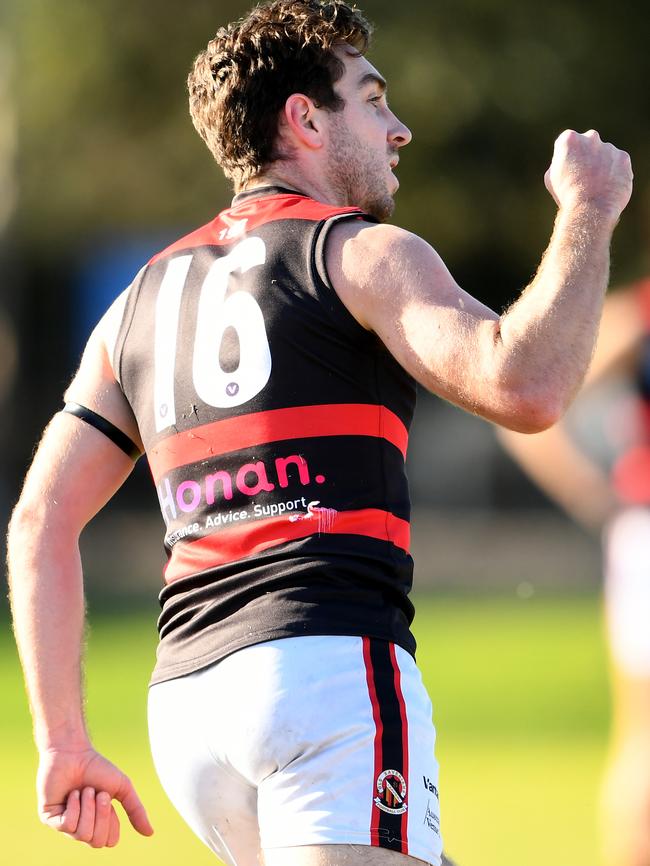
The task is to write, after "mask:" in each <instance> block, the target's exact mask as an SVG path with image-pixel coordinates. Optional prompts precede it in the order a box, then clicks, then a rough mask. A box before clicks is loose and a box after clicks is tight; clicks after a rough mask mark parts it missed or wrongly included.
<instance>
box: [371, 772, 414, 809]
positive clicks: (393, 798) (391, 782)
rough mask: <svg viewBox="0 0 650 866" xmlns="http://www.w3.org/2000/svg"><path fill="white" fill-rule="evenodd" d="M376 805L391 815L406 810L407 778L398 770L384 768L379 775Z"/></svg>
mask: <svg viewBox="0 0 650 866" xmlns="http://www.w3.org/2000/svg"><path fill="white" fill-rule="evenodd" d="M377 794H378V796H377V797H375V806H377V808H378V809H381V810H382V812H388V813H389V815H403V814H404V812H406V809H407V805H406V780H405V779H404V776H402V774H401V773H399V772H398V771H397V770H384V772H383V773H381V774H380V775H379V776H378V777H377Z"/></svg>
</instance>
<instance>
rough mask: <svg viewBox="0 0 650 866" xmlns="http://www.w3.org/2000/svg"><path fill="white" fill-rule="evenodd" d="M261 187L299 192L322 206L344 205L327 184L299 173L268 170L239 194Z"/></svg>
mask: <svg viewBox="0 0 650 866" xmlns="http://www.w3.org/2000/svg"><path fill="white" fill-rule="evenodd" d="M262 186H278V187H282V188H283V189H289V190H295V192H300V193H302V194H303V195H307V196H309V197H310V198H313V199H314V200H315V201H319V202H322V203H323V204H331V205H342V206H345V205H346V202H340V201H337V196H336V194H335V193H333V192H332V190H330V189H329V186H328V184H326V183H323V182H317V181H314V180H312V179H311V178H309V177H307V176H306V175H305V174H304V173H303V172H301V171H290V170H286V171H283V170H282V169H270V170H269V171H267V172H265V173H264V174H261V175H258V176H257V177H256V178H253V180H251V181H250V182H249V183H247V184H246V186H245V187H243V188H242V189H240V190H239V192H250V191H252V190H254V189H256V188H257V187H262Z"/></svg>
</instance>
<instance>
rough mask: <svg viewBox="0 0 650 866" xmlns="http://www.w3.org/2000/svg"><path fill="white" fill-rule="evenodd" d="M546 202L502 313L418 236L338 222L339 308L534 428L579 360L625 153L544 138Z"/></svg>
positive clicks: (395, 350)
mask: <svg viewBox="0 0 650 866" xmlns="http://www.w3.org/2000/svg"><path fill="white" fill-rule="evenodd" d="M545 182H546V186H547V188H548V190H549V192H550V193H551V195H552V196H553V198H554V199H555V201H556V203H557V204H558V214H557V219H556V222H555V228H554V231H553V235H552V237H551V241H550V244H549V247H548V249H547V251H546V253H545V255H544V257H543V259H542V263H541V265H540V267H539V270H538V273H537V275H536V277H535V278H534V280H533V281H532V283H531V284H530V285H529V286H528V288H527V289H526V290H525V291H524V292H523V293H522V295H521V296H520V298H519V299H518V300H517V302H516V303H515V304H514V305H513V306H512V307H511V308H510V309H509V310H508V311H507V312H506V313H505V314H504V315H502V316H500V317H499V316H498V315H497V314H496V313H494V312H493V311H492V310H490V309H489V308H487V307H486V306H484V305H483V304H481V303H480V302H479V301H477V300H476V299H475V298H473V297H472V296H471V295H469V294H467V293H466V292H464V291H463V290H462V289H461V288H460V287H459V286H458V285H457V283H456V282H455V281H454V279H453V278H452V276H451V275H450V273H449V271H448V270H447V268H446V267H445V265H444V263H443V262H442V260H441V259H440V257H439V256H438V255H437V253H436V252H435V251H434V250H433V249H432V248H431V247H430V246H429V245H428V244H427V243H426V242H425V241H423V240H422V239H421V238H418V237H416V236H415V235H412V234H410V233H408V232H405V231H403V230H401V229H398V228H395V227H393V226H367V225H366V226H365V227H360V226H359V224H358V223H357V224H354V223H343V224H341V225H339V226H337V227H335V229H334V230H333V234H332V238H331V239H330V243H329V245H328V257H327V264H328V269H329V273H330V276H331V279H332V283H333V285H334V287H335V289H336V291H337V292H338V294H339V295H340V297H341V299H342V300H343V302H344V303H345V304H346V306H347V307H348V309H349V310H350V312H351V313H352V314H353V315H354V316H355V317H356V318H357V320H358V321H359V322H361V324H363V325H364V326H365V327H367V328H369V329H371V330H373V331H375V333H377V335H378V336H379V337H380V338H381V339H382V341H383V342H384V344H385V345H386V347H387V348H388V349H389V351H390V352H391V353H392V354H393V355H394V356H395V358H396V359H397V360H398V361H399V362H400V363H401V364H402V366H403V367H404V368H405V369H406V370H408V371H409V372H410V373H411V374H412V375H413V376H414V377H415V378H416V379H417V380H418V381H419V382H420V383H421V384H423V385H424V386H425V387H426V388H428V389H429V390H431V391H433V392H435V393H437V394H439V395H440V396H442V397H444V398H446V399H448V400H450V401H451V402H453V403H456V404H458V405H460V406H462V407H463V408H465V409H468V410H469V411H471V412H474V413H476V414H479V415H481V416H483V417H485V418H487V419H488V420H491V421H495V422H497V423H499V424H502V425H503V426H506V427H510V428H512V429H516V430H519V431H521V432H537V431H539V430H543V429H545V428H546V427H548V426H550V425H551V424H553V423H554V422H555V421H556V420H557V419H558V418H559V417H560V416H561V414H562V413H563V411H564V410H565V408H566V407H567V405H568V404H569V403H570V401H571V399H572V398H573V396H574V395H575V393H576V391H577V389H578V388H579V386H580V383H581V382H582V380H583V378H584V375H585V372H586V370H587V367H588V364H589V360H590V358H591V355H592V352H593V347H594V343H595V339H596V334H597V330H598V322H599V319H600V314H601V310H602V304H603V298H604V294H605V290H606V288H607V283H608V279H609V246H610V242H611V237H612V233H613V231H614V228H615V226H616V223H617V222H618V219H619V216H620V214H621V212H622V210H623V209H624V208H625V206H626V205H627V202H628V201H629V198H630V195H631V191H632V170H631V166H630V160H629V157H628V155H627V154H626V153H625V152H623V151H620V150H618V149H617V148H615V147H614V146H613V145H611V144H607V143H604V142H602V141H601V140H600V137H599V136H598V133H596V132H594V131H590V132H588V133H585V134H584V135H579V134H578V133H575V132H572V131H567V132H564V133H563V134H562V135H561V136H560V137H559V138H558V140H557V141H556V143H555V151H554V155H553V161H552V163H551V167H550V168H549V170H548V172H547V173H546V177H545Z"/></svg>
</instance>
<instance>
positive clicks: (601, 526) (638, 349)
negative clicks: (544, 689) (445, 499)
mask: <svg viewBox="0 0 650 866" xmlns="http://www.w3.org/2000/svg"><path fill="white" fill-rule="evenodd" d="M586 381H587V384H588V385H592V386H598V385H602V386H605V385H606V384H607V383H608V382H609V383H614V382H615V383H616V384H617V387H616V389H612V388H610V389H609V390H608V392H607V393H603V394H602V395H601V396H600V402H597V403H596V405H597V406H599V407H600V410H601V418H600V421H601V422H602V423H601V424H600V425H599V426H600V427H601V430H602V432H603V433H604V435H605V437H606V438H607V439H608V440H609V448H610V454H611V456H610V458H609V459H607V458H606V459H599V457H598V456H597V455H596V454H595V449H594V448H593V447H590V446H589V444H588V442H587V441H586V438H585V437H584V436H580V435H579V433H578V432H576V431H575V430H572V428H571V425H570V424H569V422H568V421H567V420H565V421H563V422H561V423H559V424H557V425H556V426H554V427H552V428H551V429H549V430H547V431H545V432H543V433H540V434H537V435H535V436H522V435H520V434H517V433H514V432H512V431H507V430H501V431H500V434H499V436H500V438H501V441H502V442H503V443H504V444H505V446H506V448H507V449H508V451H509V452H510V454H512V456H513V457H514V458H515V459H516V460H517V462H518V463H519V464H520V465H521V466H522V467H523V468H524V469H525V470H526V472H527V473H528V474H529V475H530V476H531V478H533V479H534V480H535V481H536V482H537V483H538V484H539V486H540V487H541V488H542V489H543V490H544V491H545V492H546V493H547V494H548V495H549V496H550V497H551V498H552V499H554V500H555V501H556V502H557V503H558V504H559V505H560V506H561V507H562V508H563V509H564V510H565V511H566V512H567V514H569V515H570V516H571V517H573V518H574V519H575V520H576V521H577V522H578V523H580V524H582V525H583V526H584V527H586V528H587V529H588V530H590V531H595V532H598V533H601V534H602V539H603V559H604V581H605V587H604V590H605V614H606V624H607V637H608V648H609V654H610V662H611V665H610V669H611V677H612V698H613V727H612V733H611V746H610V757H609V763H608V768H607V771H606V774H605V777H604V781H603V792H602V816H601V827H602V834H603V850H604V858H605V863H606V864H607V866H650V279H646V280H642V281H640V282H638V283H635V284H633V285H631V286H628V287H625V288H622V289H618V290H617V291H614V292H612V293H611V294H610V295H608V297H607V300H606V302H605V306H604V312H603V319H602V324H601V329H600V333H599V337H598V343H597V347H596V352H595V355H594V360H593V362H592V364H591V367H590V370H589V373H588V375H587V380H586ZM621 385H623V386H624V387H623V389H621V387H620V386H621ZM601 390H602V389H601ZM588 397H589V390H588V389H587V391H586V393H585V396H584V397H583V398H582V401H581V399H580V398H579V399H578V401H577V403H576V404H575V405H574V407H573V408H572V411H571V417H573V416H579V415H580V413H581V411H582V412H583V413H585V412H589V413H590V414H589V420H591V421H592V425H593V413H594V409H593V407H591V408H589V406H588V405H587V403H588ZM592 429H593V426H592Z"/></svg>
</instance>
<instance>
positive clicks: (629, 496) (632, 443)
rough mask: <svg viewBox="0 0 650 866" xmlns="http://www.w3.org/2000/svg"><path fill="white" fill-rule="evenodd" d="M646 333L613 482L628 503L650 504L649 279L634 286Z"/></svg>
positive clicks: (621, 496) (614, 469) (639, 354)
mask: <svg viewBox="0 0 650 866" xmlns="http://www.w3.org/2000/svg"><path fill="white" fill-rule="evenodd" d="M634 290H635V294H636V299H637V302H638V310H639V315H640V317H641V320H642V322H643V325H644V331H645V336H644V337H643V340H642V343H641V346H640V348H639V353H638V359H637V367H636V371H635V372H636V375H635V377H634V391H635V396H636V405H635V407H634V415H635V417H634V422H635V423H634V429H633V430H632V431H630V436H629V441H628V442H627V443H626V447H625V448H624V450H623V452H622V453H621V454H619V455H618V456H617V458H616V460H615V462H614V465H613V467H612V485H613V487H614V489H615V491H616V494H617V496H618V498H619V499H620V501H621V502H622V503H624V504H625V505H645V506H648V505H650V279H644V280H640V281H639V282H638V283H637V284H636V285H635V287H634Z"/></svg>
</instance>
